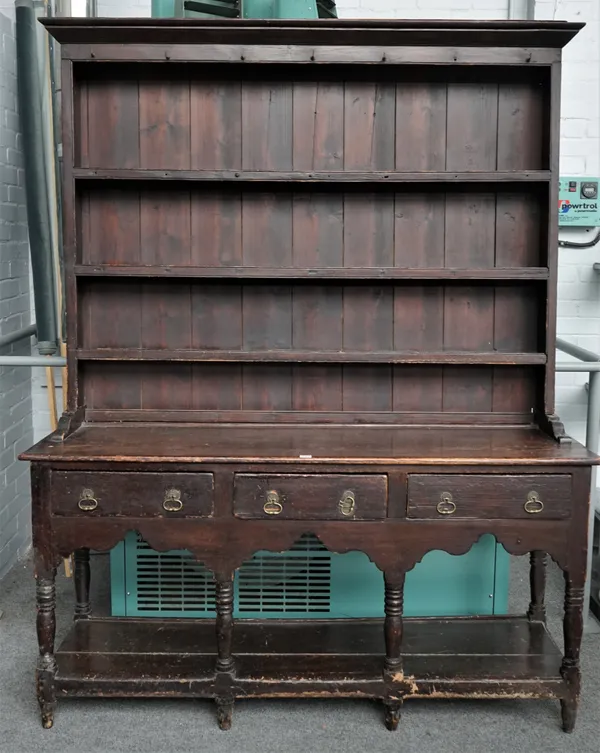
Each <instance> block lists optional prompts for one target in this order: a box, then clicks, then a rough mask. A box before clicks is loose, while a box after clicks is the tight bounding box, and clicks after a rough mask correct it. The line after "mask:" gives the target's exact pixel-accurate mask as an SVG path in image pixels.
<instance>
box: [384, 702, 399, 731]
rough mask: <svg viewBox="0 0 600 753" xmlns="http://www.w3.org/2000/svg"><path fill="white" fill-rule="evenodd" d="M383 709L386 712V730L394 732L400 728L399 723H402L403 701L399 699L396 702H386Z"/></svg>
mask: <svg viewBox="0 0 600 753" xmlns="http://www.w3.org/2000/svg"><path fill="white" fill-rule="evenodd" d="M383 708H384V712H385V716H384V724H385V726H386V729H389V731H390V732H393V731H394V730H395V729H397V728H398V723H399V722H400V712H401V711H402V700H401V699H398V700H396V701H384V702H383Z"/></svg>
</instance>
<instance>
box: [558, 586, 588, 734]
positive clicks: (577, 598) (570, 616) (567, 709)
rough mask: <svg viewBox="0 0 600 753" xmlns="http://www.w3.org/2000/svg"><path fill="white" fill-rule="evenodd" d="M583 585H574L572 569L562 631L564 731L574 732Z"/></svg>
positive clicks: (577, 696)
mask: <svg viewBox="0 0 600 753" xmlns="http://www.w3.org/2000/svg"><path fill="white" fill-rule="evenodd" d="M583 601H584V586H583V584H582V585H579V583H577V585H576V584H575V581H574V579H573V578H572V576H571V574H570V573H569V572H565V617H564V621H563V632H564V638H565V654H564V657H563V662H562V666H561V670H560V671H561V674H562V676H563V678H564V679H565V681H566V683H567V695H566V697H565V698H563V699H562V700H561V702H560V705H561V711H562V725H563V729H564V731H565V732H572V731H573V728H574V727H575V720H576V718H577V707H578V705H579V691H580V687H581V673H580V670H579V653H580V649H581V638H582V635H583V607H584V604H583Z"/></svg>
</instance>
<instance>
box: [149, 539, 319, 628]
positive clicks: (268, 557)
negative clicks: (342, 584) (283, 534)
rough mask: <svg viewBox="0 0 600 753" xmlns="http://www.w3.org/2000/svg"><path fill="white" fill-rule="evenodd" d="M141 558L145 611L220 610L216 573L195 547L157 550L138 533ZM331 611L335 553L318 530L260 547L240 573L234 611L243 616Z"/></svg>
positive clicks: (207, 612)
mask: <svg viewBox="0 0 600 753" xmlns="http://www.w3.org/2000/svg"><path fill="white" fill-rule="evenodd" d="M135 563H136V570H135V575H136V578H135V583H136V593H137V604H136V611H137V612H138V613H139V614H150V613H152V614H157V613H159V614H160V613H162V612H174V611H175V612H179V613H181V614H182V615H185V614H188V613H192V612H193V613H194V615H198V614H206V615H207V616H208V615H211V614H214V610H215V583H214V579H213V576H212V573H211V572H210V570H207V568H205V567H204V565H202V563H200V562H196V561H195V560H194V559H193V557H192V555H191V554H189V552H185V551H171V552H156V551H154V550H153V549H151V548H150V547H149V546H148V544H147V543H146V542H145V541H144V540H143V539H142V538H141V537H139V536H138V537H137V542H136V556H135ZM330 611H331V554H330V553H329V552H328V551H327V549H326V548H325V547H324V546H323V544H322V543H321V542H320V541H319V539H318V538H316V536H313V535H312V534H305V535H303V536H302V537H301V538H300V539H298V541H297V542H296V543H295V544H294V545H293V546H292V548H291V549H290V550H289V551H287V552H283V553H272V552H258V553H257V554H255V555H254V557H252V559H250V560H248V561H247V562H245V563H244V564H243V565H242V567H241V568H240V569H239V570H238V572H237V573H236V582H235V601H234V612H235V613H236V614H239V615H240V616H249V613H252V614H253V615H257V616H260V615H269V616H282V617H283V616H286V615H289V616H290V617H293V616H297V615H299V614H321V615H323V616H327V615H328V614H329V613H330Z"/></svg>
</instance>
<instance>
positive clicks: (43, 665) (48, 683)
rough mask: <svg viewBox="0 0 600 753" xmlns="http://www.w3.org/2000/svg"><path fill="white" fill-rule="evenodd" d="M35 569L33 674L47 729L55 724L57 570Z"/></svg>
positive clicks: (43, 724)
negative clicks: (36, 650) (35, 655)
mask: <svg viewBox="0 0 600 753" xmlns="http://www.w3.org/2000/svg"><path fill="white" fill-rule="evenodd" d="M36 570H37V572H36V602H37V620H36V627H37V637H38V646H39V650H40V655H39V658H38V665H37V673H36V684H37V698H38V703H39V704H40V710H41V712H42V726H43V727H45V728H46V729H49V728H50V727H52V724H53V723H54V708H55V706H56V693H55V688H54V677H55V675H56V660H55V658H54V636H55V633H56V615H55V608H56V588H55V578H56V568H51V569H48V570H45V569H41V568H40V569H39V570H38V569H37V568H36Z"/></svg>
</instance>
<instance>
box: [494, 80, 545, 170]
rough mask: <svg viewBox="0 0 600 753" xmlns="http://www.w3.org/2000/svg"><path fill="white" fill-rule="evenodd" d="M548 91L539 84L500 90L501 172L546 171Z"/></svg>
mask: <svg viewBox="0 0 600 753" xmlns="http://www.w3.org/2000/svg"><path fill="white" fill-rule="evenodd" d="M543 108H544V90H543V88H542V86H541V85H540V84H539V83H534V82H530V81H526V82H523V83H511V84H503V85H501V86H500V88H499V90H498V170H542V169H545V168H547V166H546V165H544V163H543V159H542V155H543V149H542V147H543V143H542V138H541V137H540V136H541V134H542V133H543V128H542V124H543V117H544V112H543Z"/></svg>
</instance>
